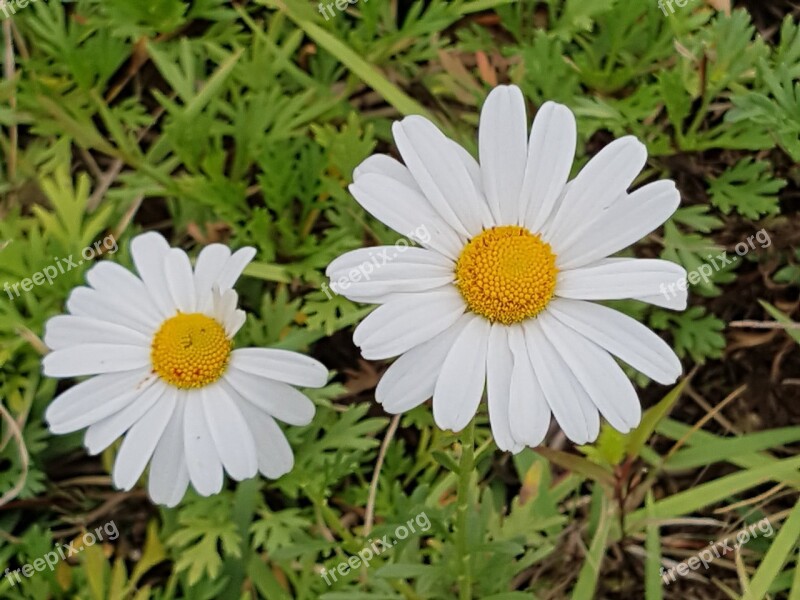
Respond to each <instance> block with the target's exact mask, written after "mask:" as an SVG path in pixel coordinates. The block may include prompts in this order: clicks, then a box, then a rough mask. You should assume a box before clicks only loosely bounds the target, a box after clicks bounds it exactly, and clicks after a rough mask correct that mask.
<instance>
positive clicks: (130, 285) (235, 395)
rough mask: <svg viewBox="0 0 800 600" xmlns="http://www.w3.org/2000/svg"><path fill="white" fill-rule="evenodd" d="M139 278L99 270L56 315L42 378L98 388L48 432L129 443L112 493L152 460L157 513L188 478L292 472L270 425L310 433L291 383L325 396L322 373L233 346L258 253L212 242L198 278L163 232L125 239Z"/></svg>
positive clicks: (214, 480) (214, 488)
mask: <svg viewBox="0 0 800 600" xmlns="http://www.w3.org/2000/svg"><path fill="white" fill-rule="evenodd" d="M131 254H132V256H133V261H134V264H135V265H136V269H137V270H138V272H139V277H136V276H135V275H133V274H132V273H131V272H129V271H128V270H126V269H125V268H123V267H121V266H120V265H118V264H115V263H112V262H108V261H106V262H101V263H99V264H97V265H95V266H94V267H92V269H91V270H89V272H88V273H87V275H86V279H87V281H88V283H89V286H91V287H79V288H76V289H75V290H73V292H72V294H71V295H70V297H69V300H68V301H67V309H68V311H69V313H70V314H69V315H61V316H57V317H53V318H52V319H50V320H49V321H48V322H47V325H46V327H45V338H44V341H45V343H46V344H47V346H48V347H49V348H51V349H52V352H50V353H49V354H48V355H47V356H45V358H44V361H43V369H44V373H45V375H48V376H50V377H81V376H85V375H94V377H92V378H91V379H87V380H86V381H84V382H82V383H79V384H78V385H76V386H74V387H72V388H70V389H69V390H67V391H66V392H64V393H63V394H61V395H60V396H58V397H57V398H56V399H55V400H53V402H52V404H50V406H49V407H48V409H47V412H46V414H45V417H46V419H47V421H48V424H49V426H50V430H51V431H52V432H53V433H70V432H73V431H78V430H80V429H83V428H85V427H88V429H87V431H86V436H85V444H86V447H87V448H88V450H89V452H91V453H92V454H96V453H98V452H101V451H102V450H104V449H105V448H107V447H108V446H109V445H111V443H113V442H114V440H116V439H117V438H119V437H120V436H122V435H123V434H124V435H125V439H124V440H123V442H122V445H121V446H120V449H119V453H118V454H117V457H116V462H115V464H114V472H113V480H114V485H116V486H117V487H119V488H121V489H126V490H128V489H131V488H132V487H133V486H134V485H135V484H136V481H137V480H138V479H139V477H140V476H141V474H142V472H143V471H144V469H145V466H146V465H147V463H148V462H150V476H149V485H148V489H149V492H150V496H151V497H152V499H153V500H154V501H155V502H157V503H159V504H166V505H168V506H174V505H176V504H177V503H178V502H180V500H181V498H182V497H183V495H184V493H185V492H186V488H187V486H188V484H189V482H190V481H191V483H192V485H193V486H194V488H195V489H196V490H197V492H198V493H200V494H202V495H204V496H208V495H211V494H215V493H217V492H219V491H220V489H221V488H222V484H223V470H224V471H227V472H228V474H229V475H230V476H231V477H232V478H233V479H236V480H242V479H247V478H250V477H253V476H255V475H256V473H257V472H258V471H260V472H261V473H262V474H264V476H266V477H269V478H277V477H280V476H281V475H283V474H284V473H286V472H288V471H290V470H291V468H292V465H293V463H294V456H293V454H292V449H291V448H290V446H289V443H288V441H287V440H286V437H285V436H284V434H283V432H282V431H281V429H280V428H279V426H278V425H277V424H276V422H275V419H278V420H280V421H283V422H285V423H289V424H291V425H307V424H308V423H309V422H311V419H312V417H313V416H314V404H313V402H311V400H309V399H308V398H307V397H306V396H305V395H303V394H302V393H300V392H299V391H297V390H296V389H295V388H294V387H292V386H293V385H297V386H302V387H321V386H323V385H325V382H326V381H327V376H328V371H327V369H326V368H325V367H324V366H323V365H322V364H321V363H319V362H318V361H316V360H314V359H312V358H309V357H307V356H303V355H301V354H298V353H295V352H289V351H286V350H277V349H266V348H244V349H237V350H234V349H233V344H232V341H231V340H232V339H233V336H234V335H235V334H236V332H237V331H238V330H239V329H240V328H241V326H242V325H243V324H244V321H245V313H244V312H243V311H241V310H238V309H237V308H236V305H237V300H238V297H237V294H236V292H235V291H233V289H231V288H232V286H233V285H234V283H235V282H236V280H237V279H238V278H239V276H240V275H241V273H242V271H243V270H244V268H245V266H247V264H248V263H249V262H250V261H251V260H252V259H253V256H254V255H255V250H254V249H253V248H244V249H242V250H239V251H238V252H236V253H234V254H233V255H232V254H231V252H230V250H229V249H228V248H227V247H225V246H223V245H221V244H212V245H210V246H206V247H205V248H204V249H203V250H202V251H201V252H200V255H199V257H198V258H197V263H196V265H195V267H194V269H192V265H191V263H190V262H189V257H188V256H187V254H186V253H185V252H184V251H183V250H180V249H176V248H170V247H169V245H168V244H167V242H166V240H165V239H164V238H163V237H162V236H160V235H158V234H156V233H145V234H143V235H140V236H137V237H136V238H134V239H133V241H132V242H131Z"/></svg>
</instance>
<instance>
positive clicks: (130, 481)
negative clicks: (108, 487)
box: [113, 388, 178, 491]
mask: <svg viewBox="0 0 800 600" xmlns="http://www.w3.org/2000/svg"><path fill="white" fill-rule="evenodd" d="M177 398H178V392H177V389H176V388H168V389H166V390H165V392H164V395H163V396H162V397H161V399H160V400H159V401H158V402H156V403H155V404H154V405H153V406H152V407H151V408H150V410H148V411H147V412H146V413H145V414H144V415H143V416H142V418H141V419H139V420H138V421H137V422H136V423H135V424H134V425H133V427H131V428H130V431H128V433H127V434H126V435H125V439H124V440H123V441H122V445H121V446H120V449H119V452H118V453H117V458H116V461H115V462H114V474H113V475H114V485H115V486H116V487H117V488H119V489H122V490H126V491H127V490H130V489H131V488H133V486H134V485H136V482H137V481H138V479H139V477H141V476H142V473H143V472H144V468H145V467H146V466H147V463H148V461H149V460H150V457H152V456H153V452H154V451H155V449H156V446H157V445H158V441H159V440H160V439H161V436H162V434H163V433H164V430H165V429H166V428H167V424H168V423H169V421H170V419H171V418H172V413H173V412H174V411H175V405H176V403H177Z"/></svg>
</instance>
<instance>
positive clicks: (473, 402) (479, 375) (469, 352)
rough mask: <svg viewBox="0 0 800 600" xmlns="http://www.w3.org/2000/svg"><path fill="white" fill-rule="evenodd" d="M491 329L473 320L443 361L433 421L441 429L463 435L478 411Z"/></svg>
mask: <svg viewBox="0 0 800 600" xmlns="http://www.w3.org/2000/svg"><path fill="white" fill-rule="evenodd" d="M490 329H491V324H490V323H489V321H487V320H486V319H484V318H483V317H478V316H472V317H471V318H470V319H469V320H468V322H467V324H466V325H465V326H464V329H463V330H462V331H461V333H460V334H459V335H458V337H457V338H456V340H455V341H454V342H453V346H452V348H451V349H450V351H449V352H448V353H447V358H445V359H444V364H442V369H441V372H440V373H439V378H438V379H437V380H436V387H435V389H434V391H433V419H434V421H436V424H437V425H438V426H439V427H440V428H442V429H450V430H452V431H461V430H462V429H463V428H464V427H466V426H467V424H468V423H469V422H470V421H471V420H472V418H473V417H474V416H475V413H476V412H477V410H478V404H480V401H481V396H482V395H483V387H484V383H485V382H486V354H487V351H488V348H489V331H490Z"/></svg>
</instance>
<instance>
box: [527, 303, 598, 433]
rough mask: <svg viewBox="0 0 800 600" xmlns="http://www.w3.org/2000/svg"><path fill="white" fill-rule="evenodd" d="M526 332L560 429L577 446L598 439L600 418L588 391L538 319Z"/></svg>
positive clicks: (534, 368)
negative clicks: (576, 377) (559, 352)
mask: <svg viewBox="0 0 800 600" xmlns="http://www.w3.org/2000/svg"><path fill="white" fill-rule="evenodd" d="M524 329H525V341H526V343H527V345H528V355H529V356H530V359H531V364H532V365H533V370H534V372H535V374H536V379H537V381H538V382H539V384H540V385H541V386H542V391H543V392H544V397H545V399H546V400H547V404H548V405H549V406H550V410H552V411H553V416H555V418H556V421H558V424H559V426H560V427H561V429H562V430H563V431H564V433H565V434H566V436H567V437H568V438H569V439H570V440H572V441H573V442H575V443H576V444H585V443H587V442H590V441H592V440H594V439H596V438H597V434H598V433H599V431H600V415H599V413H598V412H597V408H596V407H595V406H594V405H593V404H592V401H591V399H590V398H589V397H588V395H587V394H586V391H585V390H584V389H583V387H581V385H580V383H578V381H577V379H575V376H574V375H573V374H572V371H570V369H569V366H568V365H567V364H566V363H565V362H564V360H563V359H562V358H561V356H560V355H559V354H558V352H557V351H556V349H555V348H554V347H553V345H552V343H551V342H550V340H549V339H548V338H547V336H546V335H545V333H544V330H543V329H542V327H541V323H539V321H538V319H533V320H529V321H526V322H525V324H524ZM515 358H516V357H515ZM512 431H514V429H513V428H512Z"/></svg>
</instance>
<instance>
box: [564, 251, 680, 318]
mask: <svg viewBox="0 0 800 600" xmlns="http://www.w3.org/2000/svg"><path fill="white" fill-rule="evenodd" d="M685 279H686V269H684V268H683V267H681V266H680V265H677V264H675V263H673V262H669V261H667V260H656V259H637V258H620V259H613V260H606V261H602V262H600V263H595V264H592V265H588V266H585V267H579V268H577V269H571V270H569V271H564V272H562V273H559V275H558V284H557V286H556V291H555V293H556V296H559V297H561V298H572V299H574V300H622V299H626V298H638V297H642V296H645V297H646V296H651V295H656V294H659V293H660V294H663V295H664V297H665V298H668V296H669V294H668V287H667V286H669V285H672V286H673V288H674V287H675V286H676V284H677V282H678V281H681V280H685ZM684 297H685V296H684ZM685 308H686V306H685V305H684V306H683V307H682V308H681V310H683V309H685Z"/></svg>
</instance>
